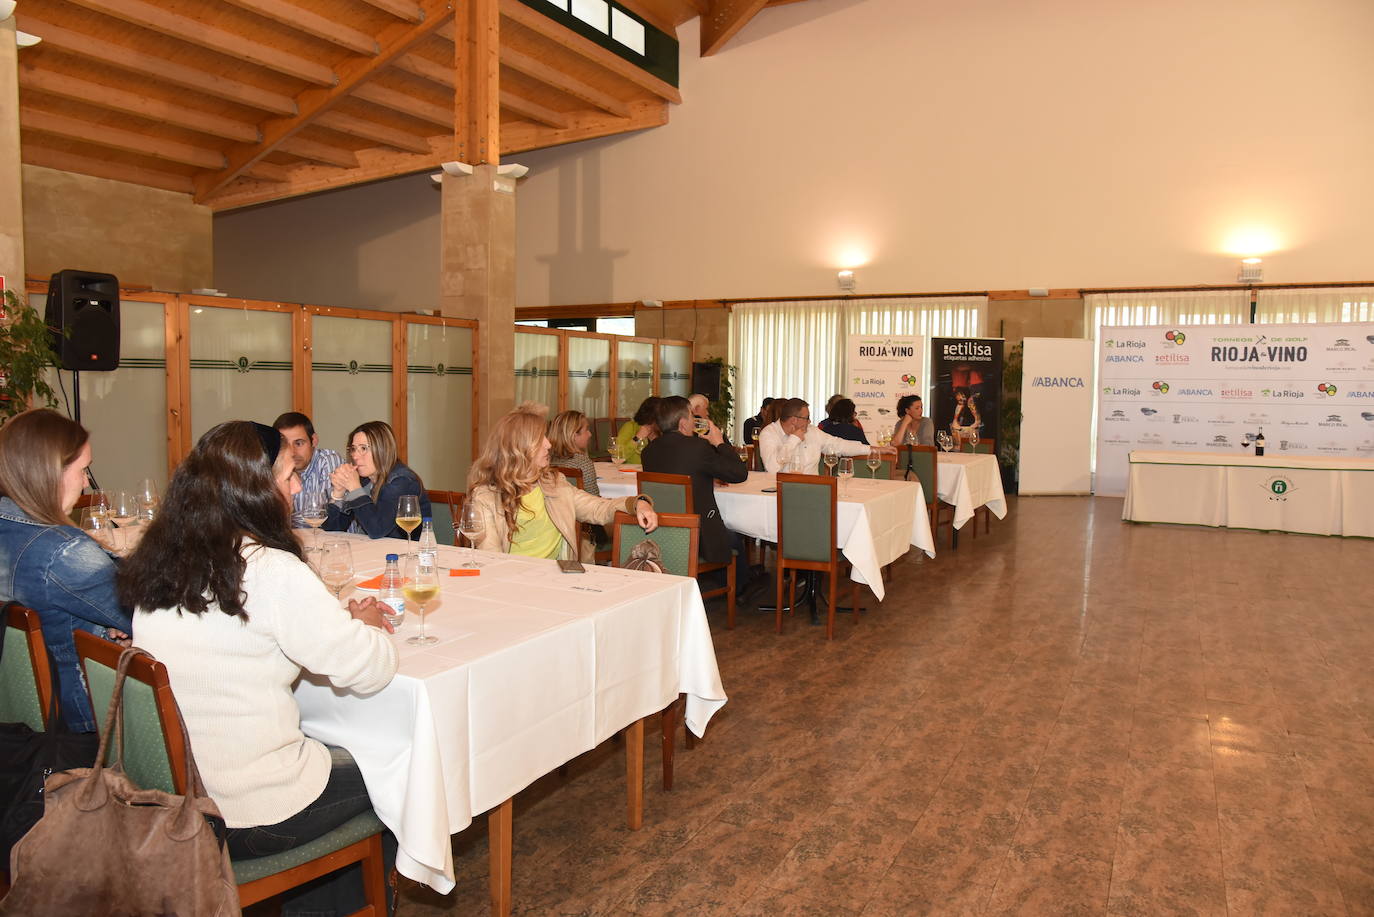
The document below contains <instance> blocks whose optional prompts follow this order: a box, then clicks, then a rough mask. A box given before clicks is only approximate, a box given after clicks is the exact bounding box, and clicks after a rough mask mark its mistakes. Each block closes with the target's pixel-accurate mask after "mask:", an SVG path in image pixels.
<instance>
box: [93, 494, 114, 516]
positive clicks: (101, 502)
mask: <svg viewBox="0 0 1374 917" xmlns="http://www.w3.org/2000/svg"><path fill="white" fill-rule="evenodd" d="M90 509H91V510H93V511H94V512H96V513H98V514H99V515H101V516H109V515H110V495H109V494H108V493H106V492H105V491H103V490H93V491H91V502H90Z"/></svg>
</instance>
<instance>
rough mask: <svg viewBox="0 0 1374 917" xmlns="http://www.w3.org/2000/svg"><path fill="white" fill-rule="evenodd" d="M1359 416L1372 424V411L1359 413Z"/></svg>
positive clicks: (1373, 417)
mask: <svg viewBox="0 0 1374 917" xmlns="http://www.w3.org/2000/svg"><path fill="white" fill-rule="evenodd" d="M1360 416H1361V417H1363V418H1364V419H1365V420H1367V421H1369V422H1370V423H1374V411H1361V412H1360Z"/></svg>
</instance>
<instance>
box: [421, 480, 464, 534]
mask: <svg viewBox="0 0 1374 917" xmlns="http://www.w3.org/2000/svg"><path fill="white" fill-rule="evenodd" d="M425 494H426V495H427V496H428V497H429V511H430V520H431V521H432V522H433V523H434V538H435V540H436V541H438V542H439V544H448V545H455V544H457V543H458V514H459V513H460V512H461V511H462V509H463V500H464V499H465V498H466V497H467V494H465V493H463V492H462V491H461V490H426V491H425Z"/></svg>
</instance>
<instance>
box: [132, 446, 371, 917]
mask: <svg viewBox="0 0 1374 917" xmlns="http://www.w3.org/2000/svg"><path fill="white" fill-rule="evenodd" d="M281 442H282V439H281V434H280V433H278V432H277V431H276V430H274V429H272V428H271V427H267V426H263V425H262V424H255V423H250V422H248V421H231V422H229V423H223V424H220V425H219V426H217V427H215V428H213V429H212V430H210V431H209V432H208V433H206V434H205V435H204V436H202V437H201V438H200V441H199V442H198V443H197V444H196V447H195V448H194V449H193V450H191V454H190V455H189V456H187V458H186V460H185V461H184V462H182V464H181V465H180V467H178V468H177V471H176V474H175V475H174V476H173V478H172V481H171V484H169V485H168V488H167V495H166V499H165V500H164V501H163V504H162V508H161V511H160V512H159V513H158V515H157V518H156V519H154V521H153V523H152V525H151V526H150V527H149V528H148V531H147V533H146V534H145V535H144V537H143V539H142V541H141V542H140V543H139V546H138V548H137V550H136V551H135V552H134V553H133V555H132V556H131V557H130V558H129V559H128V560H127V561H126V562H125V563H124V564H123V566H122V567H121V569H120V572H119V578H118V582H119V589H120V595H121V597H122V599H123V600H124V602H125V603H126V604H127V605H130V606H132V607H133V608H135V614H134V641H135V643H136V644H137V645H138V646H140V647H142V648H144V649H146V650H148V651H149V652H151V653H152V654H153V655H154V656H156V657H157V658H158V660H159V661H161V662H162V663H163V664H164V665H166V666H167V670H168V673H169V675H170V677H171V682H172V690H173V691H174V692H175V693H176V698H177V703H178V704H179V705H180V707H181V712H182V715H183V716H184V717H185V720H186V728H187V730H188V731H189V732H190V736H191V746H192V748H193V750H194V752H195V756H196V764H197V766H198V768H199V769H200V773H201V776H202V778H203V779H204V781H205V786H206V789H207V790H208V791H209V793H210V796H211V797H212V798H214V800H215V802H216V803H217V804H218V805H219V808H220V812H221V813H222V814H223V816H224V820H225V822H226V824H227V825H228V827H229V836H228V844H229V852H230V855H231V856H234V857H257V856H266V855H268V854H273V853H280V852H281V851H283V850H287V849H290V848H292V847H296V846H299V845H301V844H304V843H306V842H308V841H311V840H313V839H315V838H317V837H319V836H320V835H322V834H325V833H327V832H329V831H331V830H332V829H334V828H336V827H338V826H339V825H341V824H343V823H344V822H346V821H347V820H348V819H350V818H352V817H353V816H355V815H357V814H359V813H361V812H365V811H367V809H368V808H369V806H370V803H369V801H368V798H367V790H366V788H365V787H364V785H363V781H362V775H361V774H360V773H359V771H358V766H357V764H356V763H354V761H353V759H352V757H351V756H350V755H349V754H348V752H347V751H345V750H343V749H331V748H327V747H326V746H324V745H323V744H321V743H320V742H317V741H315V740H314V739H311V738H309V737H308V736H306V735H304V734H303V733H302V732H301V723H300V710H299V709H298V708H297V706H296V702H295V699H294V697H293V696H292V693H291V685H292V683H293V682H294V681H295V680H296V679H297V678H298V677H299V676H300V674H301V671H302V670H307V671H309V672H312V673H314V674H316V675H322V676H325V677H327V678H328V679H329V680H330V681H331V682H332V683H333V684H335V685H336V686H338V687H340V688H347V689H349V690H352V691H354V692H357V693H359V694H371V693H374V692H376V691H379V690H381V689H382V688H384V687H385V686H386V685H387V684H388V683H389V682H390V681H391V677H392V676H393V675H394V674H395V672H396V649H395V647H394V646H392V643H391V641H390V639H388V637H387V630H388V628H387V626H386V624H385V621H384V619H383V618H382V615H381V611H380V609H379V608H378V606H377V604H376V602H375V600H373V599H370V598H369V599H366V600H364V601H363V602H362V603H359V602H356V601H350V602H349V603H348V608H347V609H343V608H340V607H339V604H338V602H337V601H336V600H335V599H334V597H333V596H332V595H331V594H330V592H329V590H328V589H326V588H325V586H324V585H323V584H322V583H321V582H320V581H319V579H318V578H316V576H315V575H314V573H313V572H311V570H310V568H309V567H308V566H306V564H305V563H304V561H302V559H301V548H300V546H299V544H298V543H297V541H296V539H295V536H294V535H293V534H292V531H291V496H292V494H293V493H295V492H296V491H298V490H299V489H300V482H299V480H298V479H297V478H296V475H295V472H294V470H293V467H292V461H291V456H290V453H289V452H288V451H287V450H285V449H282V448H281ZM388 847H389V848H390V849H394V844H389V845H388ZM345 883H346V884H351V883H348V882H347V880H345ZM336 884H337V883H336ZM359 888H360V886H359ZM335 890H337V889H335ZM325 893H326V894H329V890H325ZM295 903H296V904H298V905H303V904H305V902H303V901H298V902H295ZM317 904H318V902H317V901H314V900H312V901H311V906H312V907H314V906H316V905H317ZM344 906H345V907H347V905H344ZM361 906H362V902H358V903H357V904H356V905H355V907H361ZM288 909H291V908H290V907H289V905H288V908H284V912H285V911H286V910H288ZM353 909H354V908H353V907H348V908H347V909H346V910H343V911H342V912H343V913H349V912H351V911H352V910H353Z"/></svg>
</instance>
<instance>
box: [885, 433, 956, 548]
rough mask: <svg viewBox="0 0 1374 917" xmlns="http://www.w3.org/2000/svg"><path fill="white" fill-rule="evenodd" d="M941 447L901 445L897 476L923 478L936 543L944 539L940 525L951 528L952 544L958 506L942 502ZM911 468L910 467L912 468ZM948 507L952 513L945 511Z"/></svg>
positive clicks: (898, 453) (951, 542)
mask: <svg viewBox="0 0 1374 917" xmlns="http://www.w3.org/2000/svg"><path fill="white" fill-rule="evenodd" d="M939 454H940V450H938V449H936V448H935V447H934V446H899V447H898V449H897V468H898V473H897V474H896V475H895V477H897V478H899V479H900V478H906V479H909V480H916V481H920V482H921V491H922V493H923V495H924V497H925V501H926V514H927V515H928V516H930V531H931V534H932V535H933V536H934V537H935V543H936V544H939V542H940V526H942V525H943V526H947V527H948V528H949V531H950V538H949V540H950V544H951V545H952V544H953V543H954V507H952V506H950V505H949V504H948V503H941V502H940V487H939V484H940V462H939V460H938V456H939ZM908 469H910V471H909V472H908ZM945 510H948V511H949V512H948V514H947V515H946V514H945Z"/></svg>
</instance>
